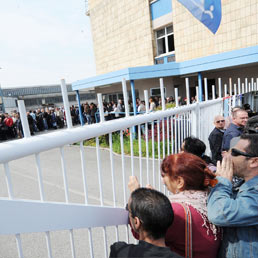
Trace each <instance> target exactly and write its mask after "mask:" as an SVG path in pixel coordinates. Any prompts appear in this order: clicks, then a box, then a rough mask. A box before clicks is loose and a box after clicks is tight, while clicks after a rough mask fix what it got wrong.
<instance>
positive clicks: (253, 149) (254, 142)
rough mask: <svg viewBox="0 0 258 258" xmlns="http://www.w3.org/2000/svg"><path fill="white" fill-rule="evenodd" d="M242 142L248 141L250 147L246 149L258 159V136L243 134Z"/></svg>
mask: <svg viewBox="0 0 258 258" xmlns="http://www.w3.org/2000/svg"><path fill="white" fill-rule="evenodd" d="M240 139H241V140H247V141H248V142H249V145H248V146H247V147H246V148H245V151H246V152H247V153H248V154H251V155H253V156H254V157H258V134H242V135H241V136H240Z"/></svg>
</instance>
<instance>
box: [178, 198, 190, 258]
mask: <svg viewBox="0 0 258 258" xmlns="http://www.w3.org/2000/svg"><path fill="white" fill-rule="evenodd" d="M180 204H181V206H182V207H183V208H184V212H185V258H192V257H193V254H192V216H191V211H190V208H189V206H188V205H185V204H183V203H180Z"/></svg>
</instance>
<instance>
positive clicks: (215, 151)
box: [208, 115, 225, 164]
mask: <svg viewBox="0 0 258 258" xmlns="http://www.w3.org/2000/svg"><path fill="white" fill-rule="evenodd" d="M214 125H215V128H214V129H213V130H212V132H211V133H210V135H209V138H208V140H209V143H210V149H211V155H212V156H211V159H212V162H213V164H217V161H218V160H220V161H221V160H222V156H221V146H222V140H223V135H224V132H225V130H224V127H225V118H224V117H223V116H221V115H218V116H215V117H214Z"/></svg>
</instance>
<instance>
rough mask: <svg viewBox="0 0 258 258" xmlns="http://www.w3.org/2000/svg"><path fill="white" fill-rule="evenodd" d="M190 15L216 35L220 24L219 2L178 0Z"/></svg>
mask: <svg viewBox="0 0 258 258" xmlns="http://www.w3.org/2000/svg"><path fill="white" fill-rule="evenodd" d="M178 2H180V3H181V4H182V5H183V6H185V7H186V8H187V9H188V10H189V11H190V12H191V13H192V15H193V16H194V17H195V18H196V19H198V20H199V21H200V22H201V23H203V24H204V25H205V26H206V27H207V28H208V29H209V30H210V31H211V32H212V33H214V34H215V33H216V32H217V30H218V28H219V25H220V22H221V0H178Z"/></svg>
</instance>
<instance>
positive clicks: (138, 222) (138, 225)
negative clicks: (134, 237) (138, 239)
mask: <svg viewBox="0 0 258 258" xmlns="http://www.w3.org/2000/svg"><path fill="white" fill-rule="evenodd" d="M133 223H134V227H135V229H136V230H137V231H138V230H139V228H140V227H141V221H140V219H139V218H138V217H134V218H133Z"/></svg>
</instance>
